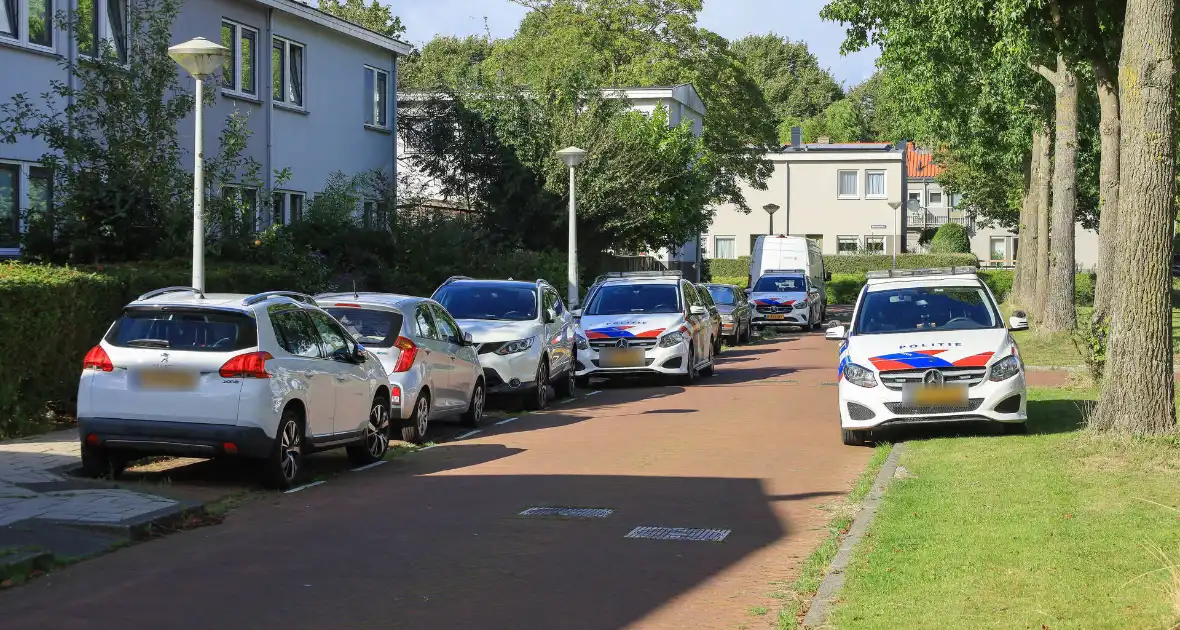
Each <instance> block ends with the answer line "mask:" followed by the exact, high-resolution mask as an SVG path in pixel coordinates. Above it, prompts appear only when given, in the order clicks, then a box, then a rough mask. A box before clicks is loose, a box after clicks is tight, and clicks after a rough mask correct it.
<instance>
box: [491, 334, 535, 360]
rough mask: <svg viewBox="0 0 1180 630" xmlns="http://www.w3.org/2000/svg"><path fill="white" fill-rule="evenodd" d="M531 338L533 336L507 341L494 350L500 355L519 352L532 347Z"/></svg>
mask: <svg viewBox="0 0 1180 630" xmlns="http://www.w3.org/2000/svg"><path fill="white" fill-rule="evenodd" d="M533 339H535V337H529V338H528V339H518V340H516V341H509V342H508V343H506V344H504V345H503V346H501V347H500V349H499V350H497V351H496V354H498V355H501V356H505V355H509V354H519V353H521V352H524V351H525V350H528V349H529V348H532V347H533Z"/></svg>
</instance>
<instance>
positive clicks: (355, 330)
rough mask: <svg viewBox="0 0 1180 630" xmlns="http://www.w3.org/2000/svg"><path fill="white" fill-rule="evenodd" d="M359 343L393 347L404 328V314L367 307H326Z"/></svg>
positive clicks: (372, 346) (374, 346)
mask: <svg viewBox="0 0 1180 630" xmlns="http://www.w3.org/2000/svg"><path fill="white" fill-rule="evenodd" d="M324 310H325V311H327V312H328V314H329V315H331V316H332V317H335V318H336V321H338V322H340V325H341V326H344V330H347V331H348V334H350V335H352V336H353V338H355V339H356V341H357V343H359V344H361V345H363V346H369V347H371V348H392V347H393V343H394V342H395V341H397V337H398V335H399V334H401V330H402V314H401V313H394V312H392V311H378V310H373V309H367V308H349V307H336V308H325V309H324Z"/></svg>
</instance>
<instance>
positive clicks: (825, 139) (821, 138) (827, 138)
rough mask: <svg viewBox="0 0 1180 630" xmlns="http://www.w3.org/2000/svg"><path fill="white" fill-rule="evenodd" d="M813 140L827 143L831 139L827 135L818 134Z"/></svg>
mask: <svg viewBox="0 0 1180 630" xmlns="http://www.w3.org/2000/svg"><path fill="white" fill-rule="evenodd" d="M815 141H816V142H817V143H819V144H828V143H829V142H830V141H831V138H830V137H828V136H820V137H818V138H816V140H815Z"/></svg>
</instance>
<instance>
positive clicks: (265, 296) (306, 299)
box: [242, 291, 315, 306]
mask: <svg viewBox="0 0 1180 630" xmlns="http://www.w3.org/2000/svg"><path fill="white" fill-rule="evenodd" d="M276 297H285V298H291V299H292V300H296V301H299V302H303V303H304V304H315V299H314V298H312V297H311V296H310V295H306V294H303V293H296V292H295V291H267V292H265V293H259V294H257V295H251V296H250V297H248V298H246V299H245V300H242V303H243V304H245V305H246V306H253V305H255V304H258V303H259V302H265V301H267V300H269V299H271V298H276Z"/></svg>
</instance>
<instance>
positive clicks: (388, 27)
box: [320, 0, 406, 37]
mask: <svg viewBox="0 0 1180 630" xmlns="http://www.w3.org/2000/svg"><path fill="white" fill-rule="evenodd" d="M320 11H323V12H324V13H331V14H332V15H335V16H336V17H338V18H340V19H342V20H347V21H349V22H352V23H353V24H356V25H357V26H361V27H363V28H367V29H369V30H370V31H373V32H374V33H381V34H382V35H385V36H387V37H400V36H401V34H402V33H405V32H406V27H405V26H403V25H402V20H401V18H399V17H397V16H396V15H394V14H393V9H392V8H390V7H389V5H386V4H381V3H380V2H378V1H377V0H370V2H369V4H365V0H320Z"/></svg>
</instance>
